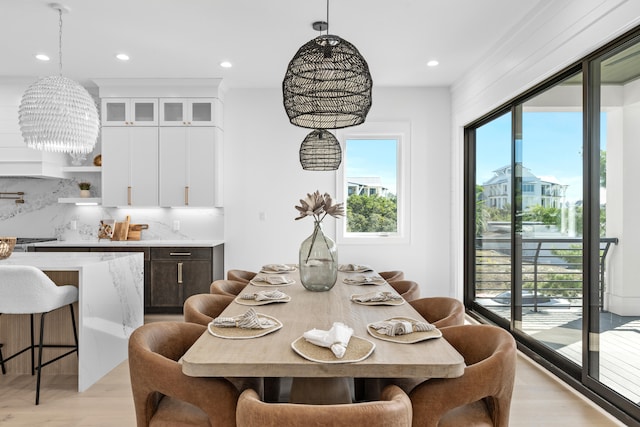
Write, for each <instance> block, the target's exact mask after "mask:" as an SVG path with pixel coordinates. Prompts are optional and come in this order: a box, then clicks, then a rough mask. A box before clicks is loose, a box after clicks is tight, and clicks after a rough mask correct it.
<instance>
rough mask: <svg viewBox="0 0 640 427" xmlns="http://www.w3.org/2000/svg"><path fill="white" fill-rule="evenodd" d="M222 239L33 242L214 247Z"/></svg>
mask: <svg viewBox="0 0 640 427" xmlns="http://www.w3.org/2000/svg"><path fill="white" fill-rule="evenodd" d="M223 244H224V240H97V239H96V240H57V241H53V242H42V243H34V244H33V245H32V246H36V247H37V246H40V247H47V248H50V247H60V248H65V247H122V246H136V247H139V246H147V247H208V248H211V247H215V246H219V245H223Z"/></svg>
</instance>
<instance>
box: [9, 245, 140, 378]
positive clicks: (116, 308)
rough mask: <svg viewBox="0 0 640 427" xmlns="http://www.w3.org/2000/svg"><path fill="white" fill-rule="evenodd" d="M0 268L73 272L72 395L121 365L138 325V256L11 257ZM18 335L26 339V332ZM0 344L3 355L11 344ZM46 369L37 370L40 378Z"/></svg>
mask: <svg viewBox="0 0 640 427" xmlns="http://www.w3.org/2000/svg"><path fill="white" fill-rule="evenodd" d="M3 265H30V266H34V267H37V268H39V269H41V270H42V271H44V272H77V276H78V289H79V300H78V344H79V350H78V391H84V390H86V389H87V388H89V387H90V386H91V385H92V384H94V383H95V382H96V381H98V380H99V379H100V378H101V377H102V376H104V375H105V374H106V373H108V372H109V371H111V370H112V369H113V368H115V367H116V366H117V365H118V364H120V363H121V362H122V361H124V360H126V359H127V351H128V348H127V347H128V341H129V336H130V335H131V333H132V332H133V330H134V329H136V328H137V327H139V326H141V325H142V324H143V322H144V265H143V255H142V253H133V252H117V253H114V252H110V253H103V252H90V253H89V252H86V253H82V252H66V253H56V252H53V253H49V252H27V253H14V254H12V255H11V256H10V257H9V258H7V259H5V260H0V267H1V266H3ZM1 271H2V270H1V269H0V274H1ZM2 317H3V319H2V321H3V322H4V321H10V319H9V318H10V317H11V316H2ZM5 317H6V318H7V319H5ZM61 327H64V328H67V325H61ZM68 328H69V329H70V325H69V326H68ZM21 335H23V336H28V335H29V332H28V326H27V328H25V330H24V331H21ZM45 337H46V335H45ZM45 339H46V338H45ZM0 342H4V343H5V348H6V349H7V350H8V347H10V346H11V344H12V343H11V342H9V340H8V337H3V336H0ZM7 353H8V354H7V355H9V354H12V353H9V352H8V351H7ZM70 357H73V356H70ZM67 358H69V357H67ZM67 358H65V359H67ZM56 363H59V362H56ZM10 364H11V362H9V364H8V368H10ZM52 366H53V365H52ZM48 369H49V368H48V367H47V368H45V369H44V370H43V375H46V373H47V370H48Z"/></svg>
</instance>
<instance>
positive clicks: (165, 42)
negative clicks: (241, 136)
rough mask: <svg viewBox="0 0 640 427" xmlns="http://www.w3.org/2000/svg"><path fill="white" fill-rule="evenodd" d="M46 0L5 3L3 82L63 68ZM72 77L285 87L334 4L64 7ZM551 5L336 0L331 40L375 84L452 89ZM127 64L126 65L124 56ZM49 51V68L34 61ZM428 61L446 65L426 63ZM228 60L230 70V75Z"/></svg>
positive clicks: (79, 1)
mask: <svg viewBox="0 0 640 427" xmlns="http://www.w3.org/2000/svg"><path fill="white" fill-rule="evenodd" d="M49 3H50V1H48V0H0V5H1V7H2V9H1V10H2V12H1V13H0V54H1V56H0V77H5V76H12V77H13V76H33V77H37V76H45V75H51V74H57V73H58V14H57V11H54V10H53V9H51V8H50V7H48V4H49ZM60 3H62V4H63V5H65V6H67V7H68V8H69V9H70V12H69V13H67V14H64V15H63V22H64V23H63V45H62V46H63V49H62V50H63V52H62V53H63V74H64V75H65V76H67V77H70V78H72V79H74V80H77V81H80V82H81V83H83V84H85V85H92V84H91V81H90V79H91V78H128V77H131V78H133V77H136V78H145V77H146V78H150V77H154V78H223V79H224V82H225V85H226V86H228V87H279V86H280V85H281V84H282V78H283V77H284V73H285V70H286V67H287V64H288V62H289V61H290V60H291V58H292V57H293V55H294V54H295V53H296V51H297V49H298V48H299V47H300V46H301V45H303V44H304V43H306V42H307V41H309V40H311V39H312V38H314V37H315V36H317V35H318V33H317V32H316V31H314V30H313V29H312V28H311V23H312V22H313V21H317V20H325V19H326V1H325V0H271V1H267V0H102V1H99V0H61V1H60ZM542 3H548V0H536V1H533V0H531V1H526V0H517V1H515V0H333V1H331V2H330V11H329V13H330V14H329V24H330V33H332V34H336V35H339V36H340V37H342V38H344V39H346V40H348V41H349V42H351V43H352V44H354V45H355V46H356V47H357V48H358V49H359V50H360V53H361V54H362V55H363V56H364V57H365V59H366V60H367V62H368V64H369V68H370V70H371V75H372V77H373V81H374V84H375V85H378V86H448V85H451V84H452V83H453V82H455V81H456V80H457V79H459V78H460V77H461V76H462V75H464V73H465V72H466V70H468V69H469V68H470V67H471V66H472V65H473V64H475V63H477V62H478V61H480V60H481V59H482V57H483V55H484V54H486V53H487V52H489V51H490V50H491V49H492V47H494V46H496V45H499V44H500V41H501V40H502V39H504V38H508V37H509V30H510V29H512V28H514V27H516V26H517V25H518V23H520V22H521V21H522V20H526V17H527V15H528V14H529V13H531V12H532V9H533V8H535V7H538V6H540V5H541V4H542ZM119 52H125V53H127V54H128V55H129V56H130V57H131V60H130V61H129V62H126V63H123V62H120V61H118V60H116V59H115V54H116V53H119ZM36 53H46V54H48V55H49V56H50V57H51V61H49V62H48V63H44V62H41V61H38V60H36V59H35V58H34V55H35V54H36ZM430 59H437V60H439V61H440V65H439V66H438V67H435V68H430V67H427V65H426V63H427V61H429V60H430ZM222 60H229V61H231V62H232V63H233V64H234V66H233V68H231V69H222V68H221V67H220V66H219V63H220V62H221V61H222Z"/></svg>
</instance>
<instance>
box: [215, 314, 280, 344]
mask: <svg viewBox="0 0 640 427" xmlns="http://www.w3.org/2000/svg"><path fill="white" fill-rule="evenodd" d="M256 314H257V315H258V317H259V318H263V319H269V320H273V321H274V322H276V325H275V326H272V327H270V328H265V329H244V328H221V327H219V326H213V325H212V324H211V323H209V325H208V326H207V329H208V330H209V333H210V334H211V335H213V336H214V337H219V338H228V339H232V340H242V339H249V338H258V337H262V336H265V335H267V334H270V333H271V332H275V331H277V330H278V329H280V328H282V322H281V321H279V320H278V319H276V318H275V317H271V316H267V315H266V314H261V313H256Z"/></svg>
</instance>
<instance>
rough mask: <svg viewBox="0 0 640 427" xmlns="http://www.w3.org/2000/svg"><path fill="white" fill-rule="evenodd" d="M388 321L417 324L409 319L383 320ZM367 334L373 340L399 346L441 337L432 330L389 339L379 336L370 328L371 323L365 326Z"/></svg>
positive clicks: (438, 332)
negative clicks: (393, 343)
mask: <svg viewBox="0 0 640 427" xmlns="http://www.w3.org/2000/svg"><path fill="white" fill-rule="evenodd" d="M389 320H404V321H408V322H418V320H416V319H412V318H410V317H392V318H390V319H385V321H389ZM367 332H369V335H371V336H372V337H374V338H378V339H379V340H383V341H391V342H396V343H400V344H413V343H417V342H420V341H426V340H431V339H434V338H440V337H441V336H442V332H440V330H439V329H434V330H433V331H427V332H411V333H410V334H405V335H396V336H395V337H391V336H389V335H385V334H381V333H379V332H378V331H376V330H375V329H373V328H372V327H371V323H369V324H368V325H367Z"/></svg>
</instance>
